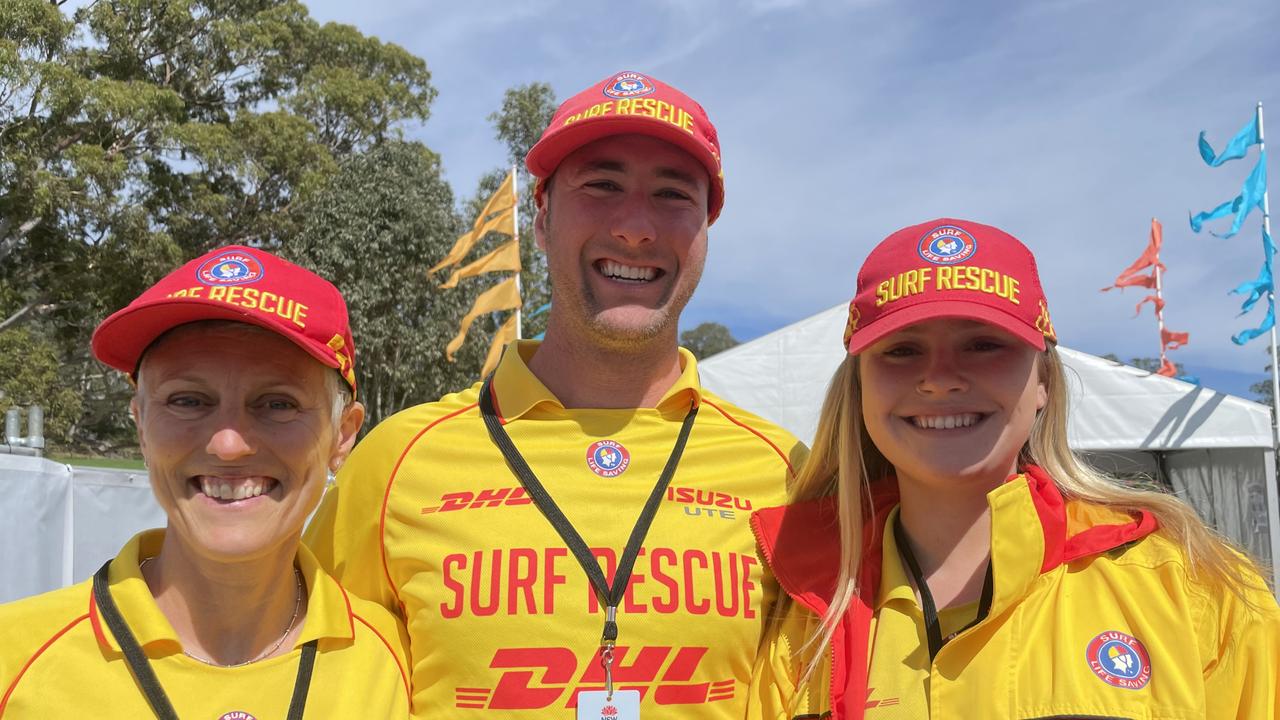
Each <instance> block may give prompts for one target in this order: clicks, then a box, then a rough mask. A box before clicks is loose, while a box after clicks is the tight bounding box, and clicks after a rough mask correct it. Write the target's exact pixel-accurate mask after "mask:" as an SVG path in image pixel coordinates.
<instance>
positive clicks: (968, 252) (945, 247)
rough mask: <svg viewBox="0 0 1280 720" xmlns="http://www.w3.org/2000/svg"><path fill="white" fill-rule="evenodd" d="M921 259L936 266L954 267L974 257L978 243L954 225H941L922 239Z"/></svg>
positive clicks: (920, 247)
mask: <svg viewBox="0 0 1280 720" xmlns="http://www.w3.org/2000/svg"><path fill="white" fill-rule="evenodd" d="M919 251H920V257H922V258H924V259H925V260H928V261H929V262H931V263H933V264H934V265H954V264H956V263H962V262H964V261H965V260H968V259H969V258H971V257H973V254H974V253H975V252H977V251H978V241H977V240H974V239H973V236H972V235H970V234H969V233H968V232H966V231H965V230H962V229H961V228H958V227H956V226H954V225H940V226H938V227H936V228H934V229H932V230H930V231H929V232H927V233H925V234H924V237H922V238H920V246H919Z"/></svg>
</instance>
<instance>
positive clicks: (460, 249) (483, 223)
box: [427, 170, 516, 275]
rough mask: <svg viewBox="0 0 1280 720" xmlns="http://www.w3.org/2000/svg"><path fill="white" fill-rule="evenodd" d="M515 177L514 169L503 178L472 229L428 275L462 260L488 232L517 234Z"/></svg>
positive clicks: (455, 243)
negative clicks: (513, 188)
mask: <svg viewBox="0 0 1280 720" xmlns="http://www.w3.org/2000/svg"><path fill="white" fill-rule="evenodd" d="M515 177H516V171H515V170H512V171H511V172H510V173H509V174H508V175H507V179H506V180H503V181H502V184H501V185H499V186H498V189H497V191H496V192H494V193H493V195H492V196H490V198H489V202H488V203H486V204H485V206H484V209H483V210H481V211H480V214H479V215H477V216H476V221H475V222H474V223H473V224H472V226H471V231H470V232H467V233H465V234H463V235H462V236H461V237H459V238H458V239H457V240H455V241H454V242H453V247H452V248H450V249H449V254H447V255H445V257H444V259H443V260H441V261H440V262H438V263H436V264H435V266H434V267H432V268H431V269H430V270H428V271H427V274H428V275H431V274H433V273H435V272H437V271H438V270H440V269H442V268H446V267H449V266H450V265H456V264H458V263H460V262H462V260H463V258H465V257H466V256H467V253H468V252H470V251H471V248H472V246H474V245H475V244H476V243H477V242H479V241H480V240H481V239H482V238H484V236H485V235H486V234H488V233H491V232H497V233H503V234H504V235H515V233H516V225H515V204H516V196H515V192H514V191H513V190H512V187H513V185H514V183H515Z"/></svg>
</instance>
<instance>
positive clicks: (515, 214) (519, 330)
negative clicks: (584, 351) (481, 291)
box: [511, 165, 524, 340]
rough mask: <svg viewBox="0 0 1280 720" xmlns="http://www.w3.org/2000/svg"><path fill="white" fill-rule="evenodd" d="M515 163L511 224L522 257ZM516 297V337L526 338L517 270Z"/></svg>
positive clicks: (517, 173) (515, 168) (512, 178)
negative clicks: (517, 302)
mask: <svg viewBox="0 0 1280 720" xmlns="http://www.w3.org/2000/svg"><path fill="white" fill-rule="evenodd" d="M518 169H519V168H517V167H516V166H515V165H512V166H511V192H512V193H513V194H514V195H515V196H516V201H515V204H514V205H513V206H512V207H511V226H512V229H513V230H515V232H514V233H513V236H514V238H515V241H516V257H517V258H519V257H520V173H519V172H518ZM516 297H518V298H520V301H519V304H517V305H516V339H517V340H521V339H523V338H524V328H523V327H522V324H523V323H522V320H521V316H520V310H521V308H522V307H523V306H524V294H523V293H522V292H520V271H519V270H517V271H516Z"/></svg>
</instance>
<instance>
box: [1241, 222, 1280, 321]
mask: <svg viewBox="0 0 1280 720" xmlns="http://www.w3.org/2000/svg"><path fill="white" fill-rule="evenodd" d="M1262 252H1263V254H1264V256H1265V258H1266V259H1265V260H1264V261H1263V263H1262V269H1261V270H1259V271H1258V279H1257V280H1249V281H1247V282H1242V283H1240V284H1239V285H1237V286H1236V288H1235V289H1234V290H1232V291H1231V293H1230V294H1232V295H1248V296H1249V297H1247V298H1245V301H1244V304H1243V305H1241V306H1240V314H1241V315H1243V314H1245V313H1247V312H1249V311H1250V310H1252V309H1253V306H1254V305H1256V304H1258V301H1259V300H1261V299H1262V298H1263V297H1264V296H1265V295H1266V294H1267V293H1270V292H1274V291H1275V282H1274V279H1273V278H1272V276H1271V260H1272V258H1274V257H1275V254H1276V245H1275V243H1273V242H1271V236H1270V235H1268V234H1267V231H1266V229H1265V228H1264V229H1263V231H1262Z"/></svg>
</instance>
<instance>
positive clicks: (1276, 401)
mask: <svg viewBox="0 0 1280 720" xmlns="http://www.w3.org/2000/svg"><path fill="white" fill-rule="evenodd" d="M1265 137H1266V136H1265V135H1263V132H1262V103H1261V102H1259V103H1258V149H1259V151H1260V153H1261V158H1265V157H1266V153H1267V142H1266V140H1265ZM1261 158H1260V159H1259V160H1258V162H1263V160H1262V159H1261ZM1262 231H1263V232H1265V233H1266V234H1267V237H1270V236H1271V205H1270V203H1268V202H1267V191H1265V190H1264V191H1263V192H1262ZM1262 252H1263V258H1264V260H1265V261H1266V262H1267V263H1268V264H1270V262H1271V257H1270V256H1269V252H1270V250H1269V249H1268V248H1266V247H1264V248H1263V249H1262ZM1267 302H1268V304H1269V305H1270V309H1271V310H1272V312H1274V308H1275V302H1276V294H1275V290H1274V289H1273V290H1272V291H1271V292H1269V293H1267ZM1271 412H1272V415H1271V432H1272V447H1273V448H1275V447H1280V434H1278V433H1280V358H1277V357H1276V326H1275V325H1274V324H1272V326H1271ZM1274 560H1275V559H1274V558H1273V562H1274Z"/></svg>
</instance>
